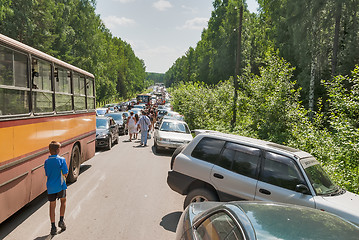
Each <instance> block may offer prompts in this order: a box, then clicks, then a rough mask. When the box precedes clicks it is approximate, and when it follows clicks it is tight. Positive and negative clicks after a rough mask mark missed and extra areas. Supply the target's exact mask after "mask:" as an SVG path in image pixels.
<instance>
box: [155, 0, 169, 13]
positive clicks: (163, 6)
mask: <svg viewBox="0 0 359 240" xmlns="http://www.w3.org/2000/svg"><path fill="white" fill-rule="evenodd" d="M153 6H154V7H155V8H156V9H157V10H159V11H166V10H167V9H169V8H171V7H172V4H171V3H170V2H169V1H166V0H158V1H157V2H155V3H153Z"/></svg>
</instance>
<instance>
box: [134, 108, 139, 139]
mask: <svg viewBox="0 0 359 240" xmlns="http://www.w3.org/2000/svg"><path fill="white" fill-rule="evenodd" d="M135 120H136V128H135V133H134V134H133V138H134V139H137V135H138V121H139V120H140V118H139V117H138V114H137V113H136V114H135Z"/></svg>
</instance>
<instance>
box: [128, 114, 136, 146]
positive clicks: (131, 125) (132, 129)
mask: <svg viewBox="0 0 359 240" xmlns="http://www.w3.org/2000/svg"><path fill="white" fill-rule="evenodd" d="M127 129H128V135H130V139H129V141H130V142H131V141H132V135H133V134H135V133H136V119H135V117H134V116H133V112H130V116H129V117H128V118H127Z"/></svg>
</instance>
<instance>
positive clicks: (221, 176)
mask: <svg viewBox="0 0 359 240" xmlns="http://www.w3.org/2000/svg"><path fill="white" fill-rule="evenodd" d="M213 177H215V178H219V179H223V178H224V177H223V175H221V174H218V173H215V174H213Z"/></svg>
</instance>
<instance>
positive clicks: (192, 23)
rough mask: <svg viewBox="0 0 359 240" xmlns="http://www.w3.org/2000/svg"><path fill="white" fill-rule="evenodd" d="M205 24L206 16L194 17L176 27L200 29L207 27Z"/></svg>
mask: <svg viewBox="0 0 359 240" xmlns="http://www.w3.org/2000/svg"><path fill="white" fill-rule="evenodd" d="M207 24H208V18H200V17H196V18H193V19H190V20H187V21H186V22H185V24H184V25H183V26H181V27H177V29H181V30H182V29H190V30H201V29H203V28H205V27H207Z"/></svg>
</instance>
